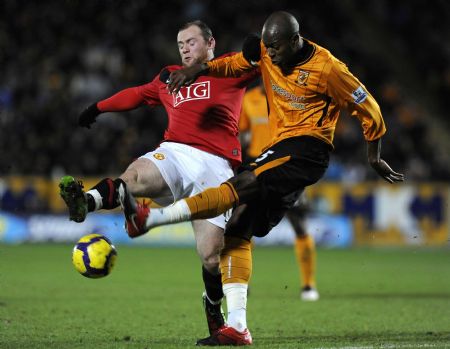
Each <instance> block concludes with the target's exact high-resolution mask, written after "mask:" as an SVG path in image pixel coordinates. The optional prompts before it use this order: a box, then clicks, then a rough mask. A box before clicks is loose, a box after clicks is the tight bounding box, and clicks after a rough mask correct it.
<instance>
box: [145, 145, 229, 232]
mask: <svg viewBox="0 0 450 349" xmlns="http://www.w3.org/2000/svg"><path fill="white" fill-rule="evenodd" d="M141 158H144V159H148V160H150V161H152V162H153V163H154V164H155V165H156V166H157V167H158V169H159V172H161V175H162V176H163V178H164V180H165V181H166V183H167V185H168V186H169V188H170V191H171V192H172V196H171V197H159V198H152V200H154V201H155V202H156V203H157V204H159V205H162V206H167V205H170V204H172V203H173V202H175V201H178V200H180V199H183V198H186V197H188V196H192V195H195V194H197V193H200V192H202V191H203V190H205V189H207V188H210V187H218V186H219V185H220V184H221V183H223V182H225V181H226V180H228V179H229V178H230V177H232V176H233V170H232V169H231V166H230V163H229V162H228V161H227V160H226V159H224V158H221V157H220V156H217V155H213V154H210V153H207V152H205V151H203V150H200V149H197V148H194V147H191V146H189V145H186V144H181V143H172V142H163V143H161V145H160V146H159V148H157V149H155V150H154V151H152V152H149V153H147V154H145V155H143V156H141ZM208 221H209V222H211V223H212V224H214V225H216V226H218V227H221V228H225V214H222V215H220V216H217V217H215V218H210V219H208Z"/></svg>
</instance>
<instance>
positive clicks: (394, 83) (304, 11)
mask: <svg viewBox="0 0 450 349" xmlns="http://www.w3.org/2000/svg"><path fill="white" fill-rule="evenodd" d="M274 10H287V11H289V12H292V13H293V14H295V15H296V16H297V18H298V19H299V21H300V26H301V34H302V35H303V36H305V37H306V38H308V39H310V40H312V41H314V42H316V43H318V44H319V45H322V46H324V47H326V48H328V49H329V50H330V51H331V52H332V53H333V54H334V55H335V56H336V57H338V58H339V59H341V60H342V61H344V62H346V63H347V64H348V65H349V67H350V70H351V71H352V72H353V73H354V74H355V75H356V76H358V78H359V79H360V80H361V81H362V82H363V83H364V84H365V85H366V87H367V88H368V90H369V91H370V92H371V93H372V94H373V95H374V96H375V98H376V99H377V100H378V102H379V103H380V106H381V109H382V112H383V115H384V118H385V121H386V124H387V127H388V133H387V134H386V136H385V137H384V139H383V141H384V144H383V151H382V152H383V156H384V157H385V159H386V160H388V161H389V162H390V163H391V164H392V166H393V167H394V168H395V169H396V170H398V171H402V172H405V174H406V176H407V179H409V180H416V181H450V170H449V166H450V165H449V153H450V146H449V144H450V141H449V139H448V138H450V137H449V129H450V121H449V115H448V109H447V102H448V99H449V97H450V93H449V92H450V89H449V86H450V35H449V32H450V30H449V22H450V5H449V2H448V1H446V0H440V1H439V0H434V1H406V0H404V1H389V0H376V1H375V0H374V1H365V2H362V1H351V0H346V1H315V2H306V1H295V2H294V1H286V0H277V1H242V0H241V1H144V0H137V1H75V0H66V1H39V2H38V1H36V2H32V1H14V0H3V1H1V2H0V63H1V64H0V76H1V80H0V150H1V154H0V160H1V161H0V175H1V176H7V175H19V174H22V175H28V174H33V175H44V176H52V177H55V176H59V175H61V174H64V173H70V174H73V175H83V176H86V175H102V174H119V173H121V172H122V171H123V170H125V168H126V166H127V165H128V164H129V163H130V162H131V161H132V160H133V159H134V158H136V157H138V156H140V155H142V154H143V153H146V152H147V151H149V150H151V149H152V148H153V147H155V146H156V145H157V144H158V143H159V142H160V140H161V138H162V135H163V132H164V128H165V127H166V123H167V121H166V117H165V111H164V110H163V109H162V108H155V109H150V108H146V107H143V108H140V109H138V110H135V111H133V112H126V113H109V114H105V115H103V116H100V118H99V122H97V123H96V124H95V126H94V127H93V128H92V129H91V130H86V129H81V128H78V127H77V124H76V120H77V116H78V114H79V113H80V112H81V111H82V110H83V109H84V108H85V107H87V106H88V105H89V104H91V103H93V102H95V101H98V100H100V99H103V98H106V97H108V96H110V95H112V94H113V93H114V92H116V91H118V90H120V89H123V88H126V87H130V86H136V85H139V84H143V83H146V82H148V81H150V80H151V79H153V77H154V75H155V74H157V73H158V72H159V70H160V69H161V68H162V67H163V66H165V65H168V64H174V63H178V62H179V55H178V49H177V45H176V35H177V32H178V28H179V27H180V26H181V25H182V24H183V23H185V22H187V21H190V20H195V19H202V20H203V21H205V22H206V23H207V24H208V25H209V26H210V27H211V29H212V30H213V34H214V36H215V38H216V41H217V48H216V55H220V54H222V53H225V52H227V51H230V50H234V51H238V50H240V47H241V44H242V41H243V39H244V37H245V35H246V34H248V33H249V32H259V31H260V30H261V28H262V24H263V23H264V20H265V19H266V18H267V16H268V15H269V14H270V13H271V12H272V11H274ZM338 125H339V128H338V130H337V132H336V139H335V146H336V150H335V152H334V157H333V161H332V165H331V167H330V170H329V172H328V179H330V180H333V179H339V180H342V179H344V180H355V181H359V180H365V179H372V178H375V177H374V174H373V173H372V171H371V170H370V168H369V167H368V166H367V164H366V158H365V142H364V140H363V138H362V132H361V129H360V125H359V123H358V122H357V121H356V120H353V119H351V118H349V117H348V116H347V115H342V116H341V119H340V121H339V123H338Z"/></svg>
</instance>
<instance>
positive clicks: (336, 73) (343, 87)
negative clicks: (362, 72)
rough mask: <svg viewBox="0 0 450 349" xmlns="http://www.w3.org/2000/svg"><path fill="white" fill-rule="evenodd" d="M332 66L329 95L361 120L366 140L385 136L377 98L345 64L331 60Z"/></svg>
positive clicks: (328, 85) (328, 87)
mask: <svg viewBox="0 0 450 349" xmlns="http://www.w3.org/2000/svg"><path fill="white" fill-rule="evenodd" d="M330 64H331V68H330V72H329V76H328V81H327V94H328V95H329V96H330V97H332V98H333V99H334V100H335V101H336V103H337V104H338V105H339V106H340V107H341V108H345V109H347V110H348V111H349V113H350V114H351V115H352V116H356V117H357V118H358V119H359V121H360V122H361V125H362V128H363V133H364V138H365V139H366V140H367V141H373V140H376V139H378V138H380V137H381V136H383V135H384V133H385V132H386V126H385V124H384V120H383V117H382V115H381V110H380V107H379V105H378V103H377V102H376V100H375V98H373V96H372V95H371V94H370V93H369V92H368V91H367V90H366V88H365V86H364V85H363V84H362V83H361V82H360V81H359V80H358V79H357V78H356V77H355V76H354V75H353V74H352V73H351V72H350V71H349V70H348V68H347V66H346V65H345V64H344V63H342V62H340V61H338V60H337V59H334V58H331V62H330Z"/></svg>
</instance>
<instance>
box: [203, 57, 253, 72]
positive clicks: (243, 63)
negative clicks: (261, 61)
mask: <svg viewBox="0 0 450 349" xmlns="http://www.w3.org/2000/svg"><path fill="white" fill-rule="evenodd" d="M207 64H208V68H209V72H208V75H209V76H214V77H239V76H241V75H242V74H243V73H245V72H248V71H249V70H252V69H254V68H255V67H254V66H253V65H251V64H250V63H249V62H248V61H247V60H246V59H245V58H244V55H243V54H242V52H239V53H236V54H235V55H232V56H227V57H223V58H219V59H214V60H212V61H209V62H208V63H207Z"/></svg>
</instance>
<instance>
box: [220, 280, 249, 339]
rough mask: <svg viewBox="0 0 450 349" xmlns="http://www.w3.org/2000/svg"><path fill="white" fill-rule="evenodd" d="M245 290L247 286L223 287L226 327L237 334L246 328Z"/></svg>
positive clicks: (229, 285) (233, 284) (225, 285)
mask: <svg viewBox="0 0 450 349" xmlns="http://www.w3.org/2000/svg"><path fill="white" fill-rule="evenodd" d="M247 289H248V285H247V284H239V283H231V284H224V285H223V293H224V295H225V297H226V298H227V310H228V316H227V325H228V326H231V327H233V328H235V329H236V330H238V331H239V332H243V331H244V330H245V329H246V328H247Z"/></svg>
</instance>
